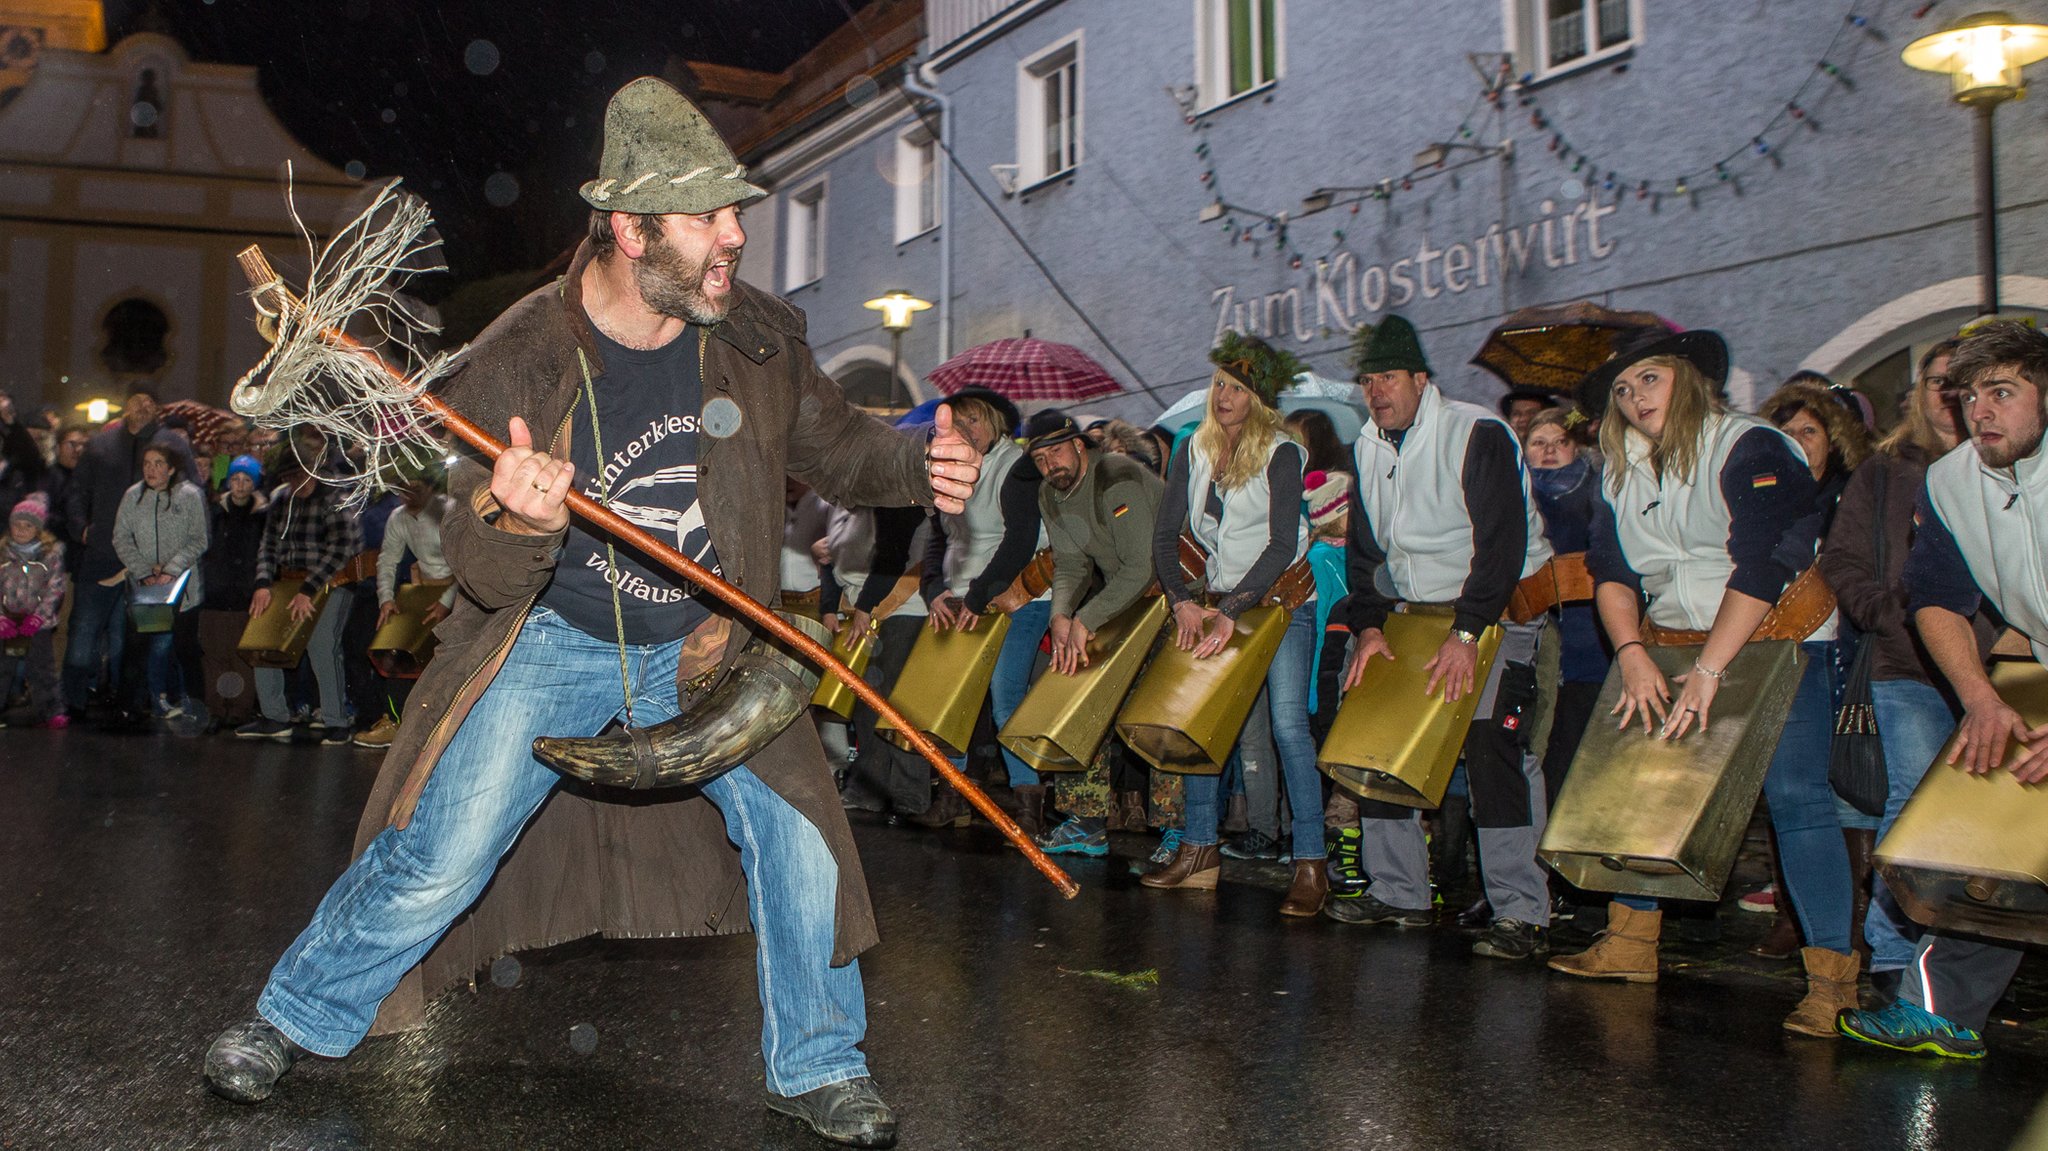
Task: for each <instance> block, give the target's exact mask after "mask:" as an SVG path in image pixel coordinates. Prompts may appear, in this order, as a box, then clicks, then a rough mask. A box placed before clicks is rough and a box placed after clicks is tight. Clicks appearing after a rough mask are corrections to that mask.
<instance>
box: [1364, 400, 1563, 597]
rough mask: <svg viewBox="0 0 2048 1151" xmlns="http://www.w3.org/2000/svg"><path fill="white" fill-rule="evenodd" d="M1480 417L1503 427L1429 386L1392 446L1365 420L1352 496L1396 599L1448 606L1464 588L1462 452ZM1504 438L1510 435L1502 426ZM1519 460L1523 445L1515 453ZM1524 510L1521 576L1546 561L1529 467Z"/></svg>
mask: <svg viewBox="0 0 2048 1151" xmlns="http://www.w3.org/2000/svg"><path fill="white" fill-rule="evenodd" d="M1482 421H1484V422H1490V423H1495V424H1500V426H1501V429H1502V430H1503V431H1508V426H1507V424H1506V423H1505V422H1504V421H1502V420H1501V419H1500V418H1499V417H1498V416H1495V415H1494V414H1493V413H1492V412H1489V411H1487V410H1486V409H1485V408H1482V407H1480V406H1479V405H1477V404H1467V403H1463V402H1460V401H1458V400H1447V399H1445V398H1444V396H1443V393H1442V392H1439V391H1438V390H1437V388H1436V385H1435V384H1431V385H1429V386H1428V387H1426V388H1424V389H1423V390H1422V403H1421V404H1420V406H1418V407H1417V408H1416V410H1415V422H1414V423H1413V424H1412V425H1410V426H1409V428H1408V433H1407V435H1405V436H1404V437H1402V440H1401V448H1400V450H1399V451H1398V452H1397V451H1395V450H1394V445H1393V444H1392V443H1390V442H1389V441H1388V440H1387V439H1386V438H1385V437H1384V436H1382V435H1381V434H1380V433H1379V429H1377V428H1375V427H1373V426H1371V425H1370V424H1368V425H1367V426H1366V428H1365V430H1364V431H1363V432H1361V433H1359V436H1358V443H1357V445H1356V446H1355V447H1354V448H1353V449H1352V458H1353V459H1354V460H1355V461H1356V462H1357V464H1358V498H1359V502H1360V503H1361V504H1363V505H1364V507H1365V514H1366V516H1367V517H1368V518H1369V519H1370V520H1371V521H1372V532H1373V536H1374V538H1375V539H1377V540H1378V541H1379V544H1380V546H1381V547H1382V548H1384V549H1386V553H1387V565H1386V567H1385V568H1384V569H1382V570H1383V571H1384V572H1385V573H1386V575H1387V577H1388V578H1389V579H1390V580H1391V581H1392V582H1393V589H1392V590H1393V593H1394V595H1395V596H1396V597H1398V598H1400V599H1403V600H1406V601H1408V602H1410V603H1449V602H1451V601H1452V600H1455V599H1457V598H1458V596H1460V595H1461V594H1463V593H1464V590H1465V580H1466V578H1467V577H1468V576H1470V575H1471V574H1472V558H1473V556H1474V555H1475V554H1476V553H1477V547H1476V544H1475V541H1474V540H1473V538H1472V518H1471V515H1470V513H1469V512H1467V511H1466V509H1465V449H1466V447H1467V446H1468V445H1469V444H1470V443H1471V442H1472V430H1473V429H1474V428H1476V427H1478V426H1479V424H1480V423H1481V422H1482ZM1508 438H1509V439H1510V441H1512V440H1513V439H1514V433H1513V432H1512V431H1508ZM1515 459H1516V462H1517V465H1519V464H1520V461H1521V449H1520V448H1517V449H1516V451H1515ZM1521 480H1522V515H1523V519H1524V520H1525V521H1526V523H1527V524H1528V533H1529V538H1528V543H1527V545H1526V547H1525V548H1524V552H1523V557H1522V573H1521V578H1524V579H1526V578H1528V577H1529V576H1531V575H1534V574H1535V572H1536V569H1537V568H1540V567H1542V566H1543V565H1544V564H1545V563H1547V562H1549V560H1550V542H1549V541H1548V540H1546V539H1544V537H1543V521H1542V519H1541V518H1540V513H1538V512H1537V510H1536V501H1535V500H1534V499H1532V498H1531V497H1530V495H1529V472H1528V469H1526V468H1522V469H1521Z"/></svg>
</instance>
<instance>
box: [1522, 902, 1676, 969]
mask: <svg viewBox="0 0 2048 1151" xmlns="http://www.w3.org/2000/svg"><path fill="white" fill-rule="evenodd" d="M1663 934H1664V913H1663V912H1661V911H1637V910H1636V909H1635V908H1633V907H1630V906H1629V905H1627V904H1625V903H1610V904H1608V905H1607V930H1605V931H1603V932H1601V933H1600V937H1599V938H1598V939H1595V940H1594V941H1593V946H1591V947H1588V948H1587V949H1585V950H1584V951H1581V952H1579V953H1578V954H1577V955H1560V956H1558V957H1556V958H1555V959H1552V960H1551V961H1550V969H1551V970H1552V971H1562V972H1564V973H1565V974H1566V975H1577V976H1579V977H1581V978H1584V979H1625V980H1627V981H1628V982H1630V983H1655V982H1657V941H1658V940H1659V939H1660V938H1662V936H1663Z"/></svg>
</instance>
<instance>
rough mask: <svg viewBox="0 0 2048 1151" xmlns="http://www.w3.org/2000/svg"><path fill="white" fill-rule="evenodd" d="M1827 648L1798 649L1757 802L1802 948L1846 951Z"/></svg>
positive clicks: (1636, 901)
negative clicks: (1792, 685)
mask: <svg viewBox="0 0 2048 1151" xmlns="http://www.w3.org/2000/svg"><path fill="white" fill-rule="evenodd" d="M1834 648H1835V644H1834V641H1832V640H1829V641H1826V642H1822V643H1802V644H1800V645H1799V650H1801V651H1803V652H1805V653H1806V672H1805V674H1804V675H1802V676H1800V678H1799V693H1798V694H1797V695H1795V696H1793V697H1792V713H1791V715H1790V716H1789V717H1788V718H1787V719H1786V720H1785V731H1784V733H1783V734H1782V735H1780V736H1779V737H1778V748H1777V750H1776V751H1775V752H1773V753H1772V755H1771V766H1770V768H1769V770H1767V771H1766V772H1765V773H1764V800H1765V802H1766V803H1768V804H1769V805H1770V810H1771V827H1772V828H1773V829H1774V830H1775V831H1776V832H1777V834H1778V863H1779V865H1780V866H1781V867H1782V868H1783V869H1784V871H1785V887H1786V888H1787V890H1786V892H1785V895H1786V896H1787V897H1789V898H1790V899H1791V900H1792V911H1793V913H1794V914H1796V915H1797V916H1798V917H1799V927H1800V930H1801V931H1803V932H1804V933H1805V935H1806V945H1807V946H1808V947H1824V948H1826V949H1828V950H1829V951H1839V952H1843V953H1845V954H1846V953H1847V952H1848V950H1849V911H1850V909H1849V902H1850V891H1851V889H1852V887H1853V886H1854V885H1853V884H1851V883H1850V881H1849V848H1848V845H1847V844H1846V843H1844V842H1843V841H1842V825H1841V823H1840V821H1839V820H1837V819H1836V817H1835V789H1834V788H1833V787H1832V786H1830V785H1829V783H1828V744H1829V742H1830V741H1831V740H1832V739H1833V738H1834V732H1835V691H1834V680H1835V674H1834V666H1835V652H1834ZM1614 901H1615V902H1616V903H1621V904H1625V905H1626V906H1629V907H1633V908H1635V909H1636V910H1638V911H1654V910H1656V908H1657V903H1656V901H1655V900H1651V899H1644V898H1642V897H1640V896H1624V895H1617V896H1615V899H1614Z"/></svg>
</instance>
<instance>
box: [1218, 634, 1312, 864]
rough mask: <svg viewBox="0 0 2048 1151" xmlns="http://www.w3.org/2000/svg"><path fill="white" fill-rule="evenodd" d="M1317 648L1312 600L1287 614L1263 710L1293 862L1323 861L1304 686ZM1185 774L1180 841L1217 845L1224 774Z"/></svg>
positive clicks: (1269, 671)
mask: <svg viewBox="0 0 2048 1151" xmlns="http://www.w3.org/2000/svg"><path fill="white" fill-rule="evenodd" d="M1315 650H1316V604H1315V601H1314V600H1310V601H1309V602H1307V603H1305V604H1303V605H1301V606H1300V607H1298V608H1295V609H1294V614H1293V615H1292V616H1290V617H1289V618H1288V620H1287V634H1286V636H1285V637H1283V638H1282V639H1281V640H1280V650H1279V652H1278V653H1277V654H1275V655H1274V656H1273V666H1272V667H1271V668H1269V669H1268V670H1267V672H1266V699H1267V710H1268V714H1269V715H1271V717H1272V720H1273V743H1274V745H1275V746H1276V747H1277V748H1278V749H1279V752H1280V775H1281V778H1282V780H1283V781H1284V782H1285V783H1286V785H1287V806H1288V808H1289V815H1290V818H1291V820H1292V826H1293V829H1294V849H1293V850H1294V858H1295V859H1297V860H1306V859H1321V858H1323V854H1324V848H1323V777H1322V773H1320V772H1318V771H1317V770H1316V741H1315V737H1314V736H1312V735H1310V734H1309V730H1308V687H1309V681H1310V678H1311V677H1312V676H1313V675H1314V674H1315V669H1314V668H1313V667H1311V666H1310V662H1309V661H1310V660H1312V659H1313V658H1314V657H1315ZM1185 778H1186V787H1187V791H1186V802H1187V835H1186V839H1185V840H1184V841H1183V842H1186V843H1187V844H1189V845H1191V846H1195V847H1201V846H1205V845H1207V844H1211V843H1215V842H1216V826H1217V824H1218V822H1219V821H1220V818H1221V803H1220V797H1221V795H1222V792H1223V787H1222V782H1223V781H1222V777H1221V776H1216V775H1190V776H1187V777H1185Z"/></svg>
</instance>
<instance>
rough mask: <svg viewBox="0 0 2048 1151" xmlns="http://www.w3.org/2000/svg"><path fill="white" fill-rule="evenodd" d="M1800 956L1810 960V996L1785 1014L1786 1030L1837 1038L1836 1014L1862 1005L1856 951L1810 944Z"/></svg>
mask: <svg viewBox="0 0 2048 1151" xmlns="http://www.w3.org/2000/svg"><path fill="white" fill-rule="evenodd" d="M1799 957H1800V958H1801V959H1802V960H1805V962H1806V998H1804V999H1801V1000H1800V1001H1799V1006H1797V1007H1795V1008H1793V1009H1792V1014H1790V1015H1788V1016H1786V1017H1785V1030H1787V1031H1795V1032H1798V1033H1799V1034H1801V1035H1811V1036H1813V1037H1814V1038H1816V1039H1833V1038H1834V1037H1835V1035H1836V1034H1837V1033H1836V1031H1835V1016H1837V1015H1840V1014H1841V1013H1842V1012H1844V1011H1853V1010H1855V1009H1856V1008H1857V1007H1858V1006H1860V1004H1859V1003H1857V1001H1856V973H1857V970H1858V968H1857V959H1856V955H1855V953H1854V952H1849V953H1847V954H1844V953H1842V952H1840V951H1829V950H1828V949H1827V948H1825V947H1806V948H1801V949H1800V952H1799Z"/></svg>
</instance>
